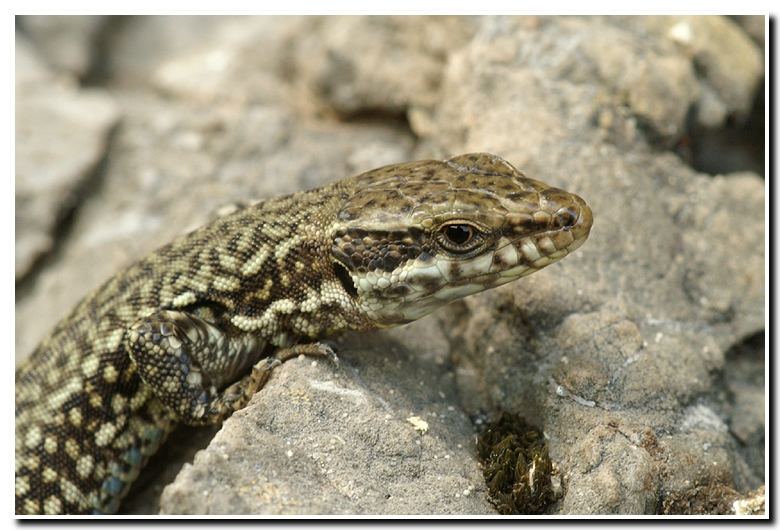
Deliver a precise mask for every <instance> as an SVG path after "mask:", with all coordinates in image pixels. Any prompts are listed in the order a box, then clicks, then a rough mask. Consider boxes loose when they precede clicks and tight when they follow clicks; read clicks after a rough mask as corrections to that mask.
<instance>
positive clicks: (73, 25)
mask: <svg viewBox="0 0 780 530" xmlns="http://www.w3.org/2000/svg"><path fill="white" fill-rule="evenodd" d="M107 18H108V17H105V16H98V15H93V16H79V15H71V16H52V15H28V16H22V17H19V25H20V26H21V27H22V28H23V29H24V31H25V33H26V34H27V35H28V36H29V38H30V40H32V42H33V43H34V44H35V47H36V48H37V49H38V51H39V52H40V54H41V55H42V56H43V58H44V59H45V61H46V62H47V63H48V64H49V66H51V67H52V68H54V69H56V70H58V71H62V72H64V73H66V74H68V75H72V76H74V77H76V78H82V77H84V76H85V75H86V74H87V73H88V72H89V70H90V68H91V67H92V63H93V60H94V54H96V53H97V49H98V47H97V46H96V44H97V42H96V37H97V35H98V33H99V32H100V30H101V29H102V28H103V26H104V24H105V23H106V20H107Z"/></svg>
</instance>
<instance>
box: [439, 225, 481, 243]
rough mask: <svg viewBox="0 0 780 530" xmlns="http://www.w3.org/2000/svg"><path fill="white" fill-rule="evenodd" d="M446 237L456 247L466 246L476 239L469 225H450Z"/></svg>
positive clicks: (445, 229) (446, 228)
mask: <svg viewBox="0 0 780 530" xmlns="http://www.w3.org/2000/svg"><path fill="white" fill-rule="evenodd" d="M444 235H445V236H446V237H447V239H449V240H450V241H451V242H452V243H455V244H456V245H465V244H466V243H468V242H469V241H470V240H471V238H472V237H474V231H473V229H472V228H471V227H470V226H469V225H448V226H446V227H445V228H444Z"/></svg>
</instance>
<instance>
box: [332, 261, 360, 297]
mask: <svg viewBox="0 0 780 530" xmlns="http://www.w3.org/2000/svg"><path fill="white" fill-rule="evenodd" d="M333 271H334V272H335V273H336V278H338V280H339V282H341V286H342V287H343V288H344V290H345V291H347V294H349V296H351V297H352V298H357V296H358V292H357V289H356V288H355V282H353V281H352V276H350V275H349V271H348V270H347V268H346V267H345V266H344V265H342V264H341V263H339V262H338V261H334V262H333Z"/></svg>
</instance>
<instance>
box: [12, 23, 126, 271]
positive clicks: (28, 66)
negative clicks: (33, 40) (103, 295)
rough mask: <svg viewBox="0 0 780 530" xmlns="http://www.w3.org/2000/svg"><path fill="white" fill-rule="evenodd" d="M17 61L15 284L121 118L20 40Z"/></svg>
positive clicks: (82, 188)
mask: <svg viewBox="0 0 780 530" xmlns="http://www.w3.org/2000/svg"><path fill="white" fill-rule="evenodd" d="M18 44H19V45H18V46H17V58H16V59H17V60H16V72H17V79H16V106H15V111H16V152H15V155H16V179H15V187H16V189H15V207H16V231H15V236H16V237H15V242H16V267H15V270H16V279H17V280H19V279H20V278H22V277H24V276H25V275H26V274H27V273H28V272H29V270H30V268H31V267H32V265H33V264H34V263H35V262H36V261H37V260H38V259H40V257H41V256H43V255H44V254H46V253H47V252H48V251H49V250H51V248H52V247H53V244H54V241H53V238H54V237H55V232H56V231H57V230H58V224H59V223H60V222H61V221H62V219H63V218H64V217H65V216H66V215H68V213H69V212H70V211H71V210H72V209H73V208H74V207H75V206H76V205H77V204H78V201H79V198H80V195H81V194H83V193H85V192H87V191H89V190H88V189H87V188H88V182H89V181H90V179H91V177H92V176H93V174H94V172H95V170H96V168H97V166H98V164H99V163H100V161H101V159H102V158H103V157H104V156H105V153H106V149H107V145H108V138H109V134H110V132H111V130H112V128H113V127H114V125H115V124H116V122H117V120H118V118H119V113H118V109H117V108H116V106H115V105H114V102H113V100H112V98H111V97H110V96H109V95H108V94H107V93H106V92H104V91H103V90H99V89H93V90H79V89H78V88H76V87H75V86H74V84H73V83H72V81H70V80H69V79H67V78H58V77H57V76H56V75H54V74H53V73H51V72H50V71H48V70H47V69H46V67H45V66H44V65H43V63H42V61H40V59H38V58H37V57H36V55H35V52H34V50H33V49H32V48H31V47H30V46H29V45H28V44H27V43H26V41H25V40H24V39H23V38H21V39H20V40H19V42H18Z"/></svg>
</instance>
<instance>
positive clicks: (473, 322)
mask: <svg viewBox="0 0 780 530" xmlns="http://www.w3.org/2000/svg"><path fill="white" fill-rule="evenodd" d="M575 23H582V22H581V21H579V22H570V21H566V24H575ZM548 24H549V26H550V27H549V28H548V29H549V32H550V33H549V36H542V35H536V34H533V35H528V33H533V32H539V31H542V30H541V29H532V30H528V29H526V28H525V27H524V26H522V28H521V29H518V27H520V26H521V25H520V24H519V23H518V25H517V27H516V26H513V25H512V24H511V23H506V22H505V21H504V20H503V19H501V20H499V21H493V20H489V21H486V22H485V27H490V32H489V35H490V38H482V39H479V38H477V39H475V40H474V42H473V43H472V44H471V45H469V46H467V47H466V48H464V49H463V50H461V51H460V52H458V53H456V54H455V56H454V57H453V59H452V61H451V62H450V66H449V68H448V70H447V72H446V74H445V75H446V81H445V84H444V86H443V93H444V94H445V96H444V97H443V98H442V102H441V105H440V106H439V108H438V109H436V111H435V113H434V122H435V125H436V127H435V128H434V130H437V131H438V136H437V137H436V143H438V144H439V145H442V146H447V149H452V150H453V151H455V152H459V151H471V150H480V149H486V148H487V146H493V147H491V149H493V150H496V149H498V150H499V153H503V154H504V155H505V156H506V157H507V158H508V159H510V160H513V161H519V162H518V163H519V164H520V165H521V167H522V166H525V167H527V168H528V171H529V173H530V174H532V175H536V176H538V177H540V178H542V179H543V180H547V181H550V182H553V183H556V184H560V185H561V186H562V187H565V188H567V189H571V190H574V191H575V192H576V193H579V194H581V195H582V196H583V197H584V198H585V199H586V200H587V201H589V203H590V204H591V205H592V207H593V211H594V219H595V221H594V228H593V231H592V232H591V236H590V239H589V241H588V242H587V244H586V245H585V246H584V247H583V249H582V250H581V251H579V252H577V253H576V254H575V255H573V256H571V257H568V258H567V259H566V260H564V261H562V262H561V263H560V264H556V265H555V267H554V268H550V269H546V270H544V271H542V272H540V273H538V274H535V275H533V276H531V277H529V278H527V279H525V280H523V281H521V282H517V283H516V284H511V285H508V286H505V287H502V288H500V289H496V290H494V291H491V292H488V293H485V294H484V295H482V296H479V297H471V298H467V299H465V301H464V302H462V305H463V306H464V307H463V308H462V309H459V310H458V311H457V312H456V313H454V314H452V316H448V315H446V314H445V315H443V316H442V317H441V319H442V322H443V326H444V327H445V329H448V330H450V333H449V338H450V339H451V345H452V347H453V355H454V362H455V363H456V365H457V366H458V368H457V374H458V381H459V386H460V388H461V391H460V395H461V397H462V403H463V406H464V407H465V408H466V410H469V411H470V413H471V414H478V413H488V414H489V415H497V414H498V413H499V412H500V411H508V412H511V413H516V414H520V415H525V417H526V418H527V419H529V420H530V421H532V422H535V423H537V424H540V425H542V426H543V427H544V432H545V433H546V435H547V436H548V438H549V439H548V444H549V448H550V456H551V458H552V459H553V460H554V461H558V462H559V465H560V467H561V469H563V470H565V472H564V480H563V482H564V490H565V495H564V499H563V502H562V508H561V509H562V512H563V513H657V511H658V510H659V509H661V508H660V507H661V506H662V505H663V502H664V498H665V497H664V496H665V495H666V496H668V495H673V494H674V493H672V492H678V491H687V490H685V488H686V487H687V488H690V487H692V486H691V484H693V483H694V481H693V479H692V478H691V477H692V475H693V476H695V477H696V479H695V480H696V481H698V482H697V483H698V484H712V485H718V486H717V487H718V488H720V487H721V485H722V486H723V488H725V489H723V491H726V489H728V490H729V491H734V490H735V489H736V488H737V487H751V488H752V487H756V486H757V485H759V484H760V483H761V481H762V480H763V477H762V476H761V475H758V476H757V475H755V474H753V472H751V471H750V470H749V469H748V468H747V466H746V465H745V462H744V460H743V459H742V457H741V456H740V454H739V450H738V445H739V444H738V442H737V440H736V439H734V437H733V436H731V435H730V434H729V433H728V431H727V429H726V423H725V421H724V420H727V419H728V417H725V418H724V417H721V414H722V408H723V406H724V404H725V402H724V398H723V396H722V395H720V394H719V383H718V380H717V378H714V377H713V374H717V373H719V372H722V371H723V370H724V369H725V367H726V365H725V359H724V357H725V352H726V351H727V350H728V349H729V348H730V347H731V346H733V345H734V344H735V343H738V342H739V341H741V339H742V337H744V336H746V335H750V334H752V333H756V332H760V330H762V328H763V326H764V312H763V307H764V287H765V286H764V282H763V266H764V252H763V243H762V241H763V237H764V231H763V230H764V229H763V226H764V217H763V214H762V212H763V206H762V205H763V202H764V192H763V188H764V185H763V182H762V181H761V179H760V178H758V177H757V176H756V175H753V174H750V175H748V174H739V175H729V176H721V177H715V178H710V177H708V176H705V175H700V174H696V173H695V172H693V171H691V170H690V169H689V168H688V167H686V166H685V165H684V164H683V163H681V161H680V160H679V159H677V158H673V157H670V156H666V155H651V154H650V153H649V152H648V151H647V150H645V149H643V147H642V144H644V142H645V139H644V138H643V135H641V134H637V135H635V136H633V137H632V138H624V139H623V140H622V145H621V148H620V149H617V148H616V147H615V146H614V145H610V144H611V142H609V138H610V136H609V135H604V134H602V133H603V132H604V131H603V130H600V126H599V122H598V121H594V120H593V119H592V117H593V116H598V115H599V113H600V112H603V110H602V109H603V108H604V107H607V108H609V107H617V106H619V105H620V104H621V102H620V100H619V99H610V97H606V98H598V97H596V94H598V93H599V90H600V88H599V84H600V83H601V80H600V78H599V76H598V75H597V74H595V73H594V75H593V76H592V77H590V78H587V77H585V74H579V75H575V74H572V75H571V76H569V77H565V78H563V79H556V78H550V77H549V76H546V75H543V74H542V73H541V72H540V71H539V69H538V67H536V66H535V63H534V60H533V55H532V54H529V55H526V56H524V60H523V61H517V62H515V60H514V59H511V60H508V61H506V60H503V59H502V60H501V61H498V62H496V63H491V62H489V61H485V60H484V57H485V50H488V49H491V48H492V45H493V42H494V41H495V43H496V44H495V46H496V47H498V48H504V47H510V48H511V47H514V48H516V49H522V50H528V49H529V48H530V49H534V46H540V47H541V46H542V44H541V41H542V40H543V39H549V41H545V42H546V43H547V47H545V48H544V49H545V50H546V51H547V56H546V57H547V58H548V60H550V61H553V62H554V60H555V59H556V58H557V57H558V56H559V55H560V54H562V51H561V50H562V49H569V48H567V46H572V44H571V42H570V41H569V40H566V39H563V38H560V39H559V38H556V37H560V35H559V34H558V33H557V32H560V31H562V30H561V28H559V27H558V26H559V23H558V21H557V19H556V20H555V21H549V22H548ZM563 24H564V23H560V25H563ZM540 27H544V26H540ZM565 29H568V28H565ZM483 31H484V33H481V34H480V35H482V34H487V33H488V31H487V29H484V30H483ZM583 31H584V30H583ZM510 39H514V41H515V44H514V46H510V45H509V44H508V43H507V42H508V40H510ZM552 42H557V43H559V44H558V46H559V48H560V49H550V46H552V44H550V43H552ZM572 78H574V79H572ZM645 86H646V87H647V88H650V87H651V85H647V84H645ZM516 91H519V92H521V93H523V94H525V96H526V97H527V98H528V100H527V101H526V100H524V99H518V98H515V97H513V94H514V93H515V92H516ZM528 101H531V102H533V103H529V102H528ZM678 103H679V104H680V105H681V106H685V105H687V104H688V103H686V99H685V98H681V99H680V100H679V101H678ZM612 114H613V115H614V116H618V117H620V113H619V112H617V111H613V112H612ZM516 138H522V140H523V141H522V142H518V141H517V140H516ZM605 140H607V141H605ZM558 179H560V180H558ZM737 226H738V227H739V228H738V229H735V227H737ZM754 388H756V387H754ZM692 402H693V403H700V404H701V405H700V406H701V407H703V408H701V409H700V408H697V407H694V408H693V409H690V408H688V407H689V404H690V403H692ZM716 410H717V411H718V412H716ZM697 411H707V413H706V414H704V415H703V416H702V415H701V414H700V413H699V412H697ZM686 418H687V420H686ZM704 419H707V421H704ZM681 421H682V423H681ZM686 421H687V422H688V423H686ZM614 431H618V432H622V433H626V432H628V433H633V434H636V433H640V434H641V436H640V437H637V439H636V441H633V442H631V443H629V442H630V440H629V442H626V441H625V440H623V439H621V438H622V436H623V435H619V434H617V433H615V432H614ZM610 433H613V434H610ZM644 433H648V434H647V435H645V434H644ZM630 436H631V435H629V437H630ZM644 436H648V437H650V438H655V439H657V440H658V443H657V448H655V447H656V445H655V444H654V445H653V447H654V448H653V450H652V451H651V450H649V449H647V448H644V447H643V446H642V443H643V442H642V439H643V438H642V437H644ZM704 447H706V448H708V449H707V450H705V449H702V448H704ZM713 451H714V452H715V453H713ZM590 453H592V454H595V455H599V456H598V458H596V460H593V461H590V460H587V459H586V457H585V456H583V454H590ZM583 459H585V460H583ZM680 460H684V461H686V462H693V464H692V465H690V466H689V465H685V466H681V465H680V463H679V462H680ZM713 462H715V463H716V464H717V465H713ZM659 469H660V470H661V474H660V476H658V477H657V470H659ZM626 477H635V478H636V481H635V482H625V479H626ZM643 477H644V478H643ZM618 479H620V480H618ZM686 480H689V482H688V484H687V486H685V481H686ZM713 487H715V486H713ZM718 491H720V490H718ZM659 492H660V495H659ZM724 495H725V494H724ZM724 499H725V497H724ZM724 502H725V501H724ZM729 502H730V501H729ZM722 506H725V504H723V503H721V504H719V505H718V509H721V508H722ZM713 509H715V508H713ZM723 509H724V510H725V508H723Z"/></svg>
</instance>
